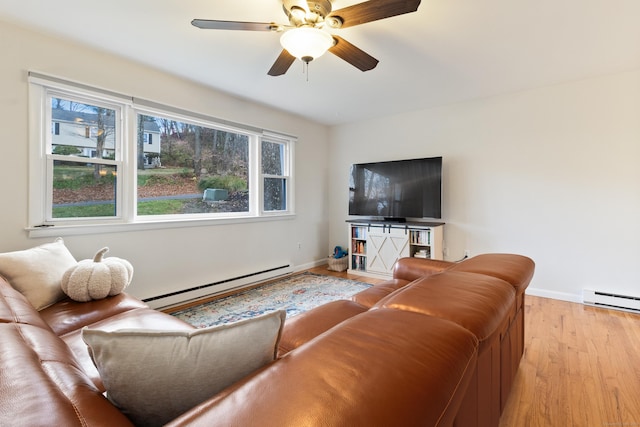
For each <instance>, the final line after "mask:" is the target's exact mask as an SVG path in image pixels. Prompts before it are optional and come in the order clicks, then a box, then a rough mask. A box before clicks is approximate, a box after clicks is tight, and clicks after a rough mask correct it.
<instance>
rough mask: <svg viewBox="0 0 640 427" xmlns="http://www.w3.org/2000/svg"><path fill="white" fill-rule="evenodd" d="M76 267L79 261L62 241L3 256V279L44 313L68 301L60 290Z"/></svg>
mask: <svg viewBox="0 0 640 427" xmlns="http://www.w3.org/2000/svg"><path fill="white" fill-rule="evenodd" d="M76 264H77V262H76V259H75V258H74V257H73V255H71V252H69V250H68V249H67V247H66V246H65V245H64V241H63V240H62V238H60V237H58V238H57V239H56V240H55V241H54V242H53V243H45V244H44V245H40V246H37V247H35V248H31V249H25V250H23V251H15V252H6V253H3V254H0V275H2V276H3V277H4V278H5V279H7V281H8V282H9V283H10V284H11V286H13V288H14V289H16V290H17V291H19V292H20V293H21V294H23V295H24V296H25V297H26V298H27V300H28V301H29V302H30V303H31V304H32V305H33V306H34V307H35V308H36V310H42V309H43V308H46V307H48V306H50V305H51V304H53V303H55V302H57V301H60V300H61V299H63V298H64V296H65V295H64V293H63V292H62V289H61V288H60V282H61V280H62V275H63V274H64V272H65V271H67V269H68V268H70V267H73V266H74V265H76Z"/></svg>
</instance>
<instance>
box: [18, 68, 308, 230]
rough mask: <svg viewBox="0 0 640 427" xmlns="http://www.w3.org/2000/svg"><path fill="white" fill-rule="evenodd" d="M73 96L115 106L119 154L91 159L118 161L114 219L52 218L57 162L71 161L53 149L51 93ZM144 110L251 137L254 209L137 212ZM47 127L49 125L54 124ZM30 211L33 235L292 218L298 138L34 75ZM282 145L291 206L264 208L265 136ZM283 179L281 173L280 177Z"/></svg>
mask: <svg viewBox="0 0 640 427" xmlns="http://www.w3.org/2000/svg"><path fill="white" fill-rule="evenodd" d="M53 97H59V98H64V99H69V98H71V99H73V100H74V101H78V102H84V103H86V104H90V105H98V106H103V107H106V108H110V109H113V110H115V111H116V142H115V144H116V146H115V147H114V148H115V153H116V157H115V159H114V160H109V159H95V158H92V159H91V161H90V162H91V163H100V164H105V165H108V166H115V167H117V170H118V179H117V180H116V215H115V216H114V217H84V218H64V219H62V218H52V203H53V202H52V201H53V185H52V182H53V161H54V160H69V157H68V156H62V155H56V154H52V138H51V124H52V120H51V98H53ZM138 114H143V115H150V116H163V117H168V118H171V119H175V120H180V121H183V122H186V123H191V124H195V125H198V126H205V127H213V128H216V129H220V130H225V131H230V132H235V133H240V134H244V135H247V136H248V137H249V150H250V153H249V159H250V160H249V163H250V164H249V177H248V179H249V189H250V192H249V194H250V199H251V200H250V202H249V207H250V208H249V211H248V212H234V213H227V214H178V215H144V216H139V215H137V167H136V164H135V159H136V158H137V157H136V150H137V143H136V142H137V131H136V127H137V117H138ZM47 126H48V127H47ZM29 128H30V138H29V212H28V226H27V227H26V229H27V231H28V233H29V236H30V237H42V236H65V235H78V234H90V233H91V234H93V233H106V232H121V231H131V230H137V229H154V228H157V229H160V228H167V227H193V226H197V225H217V224H229V223H236V222H247V221H267V220H280V219H288V218H290V217H292V216H295V210H294V197H293V193H294V191H293V181H294V179H293V161H294V145H295V142H296V140H297V139H296V138H295V137H293V136H289V135H285V134H281V133H278V132H271V131H265V130H262V129H257V128H254V127H251V126H246V125H241V124H236V123H230V122H228V121H224V120H219V119H215V118H212V117H208V116H206V115H202V114H198V113H192V112H189V111H184V110H180V109H177V108H173V107H170V106H165V105H160V104H157V103H154V102H150V101H145V100H140V99H135V98H133V97H129V96H125V95H122V94H118V93H114V92H110V91H106V90H102V89H97V88H92V87H89V86H86V85H83V84H78V83H74V82H69V81H66V80H63V79H59V78H56V77H50V76H45V75H42V74H39V73H33V72H32V73H29ZM263 138H264V140H265V141H269V142H275V143H280V144H283V145H284V147H285V152H286V159H285V162H286V165H285V167H286V171H287V176H285V177H284V178H286V182H287V189H286V191H287V194H286V195H287V199H286V200H287V209H286V210H278V211H265V210H264V206H263V199H264V196H263V190H264V188H263V180H264V177H263V174H262V168H261V146H262V140H263ZM278 177H279V178H281V177H280V176H278Z"/></svg>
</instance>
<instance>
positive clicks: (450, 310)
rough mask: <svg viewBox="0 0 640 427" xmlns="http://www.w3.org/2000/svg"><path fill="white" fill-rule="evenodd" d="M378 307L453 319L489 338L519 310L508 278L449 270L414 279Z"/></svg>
mask: <svg viewBox="0 0 640 427" xmlns="http://www.w3.org/2000/svg"><path fill="white" fill-rule="evenodd" d="M374 308H393V309H398V310H407V311H415V312H418V313H422V314H427V315H430V316H436V317H441V318H443V319H447V320H450V321H453V322H455V323H457V324H459V325H461V326H463V327H465V328H466V329H468V330H469V331H471V332H473V334H475V336H476V337H477V338H478V340H479V341H480V342H481V343H482V342H483V341H486V340H489V339H490V338H492V337H493V336H494V334H496V333H499V332H501V331H500V329H499V328H500V327H501V326H502V325H504V324H505V323H507V322H506V321H507V320H508V319H509V318H510V317H512V315H513V312H514V310H515V290H514V289H513V286H511V285H510V284H509V283H507V282H505V281H504V280H500V279H497V278H495V277H490V276H484V275H481V274H474V273H460V272H451V271H447V272H444V273H440V274H435V275H433V276H429V277H425V278H423V279H419V280H416V281H415V282H412V283H411V285H409V286H405V287H404V288H403V289H401V290H399V291H397V292H395V293H393V294H392V295H389V296H388V297H387V298H385V299H383V300H381V301H380V302H378V304H376V305H375V306H374Z"/></svg>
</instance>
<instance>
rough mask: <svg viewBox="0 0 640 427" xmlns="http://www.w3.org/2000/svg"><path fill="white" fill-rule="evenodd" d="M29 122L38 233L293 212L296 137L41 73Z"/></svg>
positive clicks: (32, 214)
mask: <svg viewBox="0 0 640 427" xmlns="http://www.w3.org/2000/svg"><path fill="white" fill-rule="evenodd" d="M30 117H31V126H32V128H33V130H34V132H33V133H32V134H33V135H36V137H34V138H32V141H31V148H30V153H31V154H30V162H31V166H32V167H31V168H30V169H31V171H32V177H31V179H30V182H31V183H32V184H31V185H30V200H31V201H32V203H30V211H29V221H30V226H31V227H32V228H34V229H35V228H37V227H39V226H43V225H44V226H47V227H50V226H56V227H60V230H62V229H64V227H73V226H77V225H85V226H91V225H104V224H134V225H135V224H138V225H139V224H149V223H153V222H169V223H171V224H174V225H175V224H177V223H181V222H183V221H185V222H188V221H193V220H199V221H202V220H212V221H215V220H227V221H228V220H233V219H236V220H251V219H252V218H260V217H263V216H270V217H273V216H275V217H277V216H282V215H285V216H286V215H291V214H293V199H292V197H291V195H292V194H293V192H292V186H293V176H292V173H291V171H292V169H293V168H292V164H291V162H292V159H293V145H294V142H295V138H293V137H289V136H286V135H281V134H277V133H272V132H264V131H261V130H259V129H255V128H252V127H250V126H243V125H237V124H230V123H228V122H224V121H219V120H216V119H215V118H209V117H206V116H203V115H201V114H196V113H190V112H188V111H182V110H178V109H175V108H173V107H171V106H162V105H157V104H154V103H151V102H146V101H143V100H136V99H133V98H130V97H126V96H123V95H120V94H112V93H105V92H104V91H102V90H92V89H91V88H88V87H86V86H84V85H75V84H73V83H69V82H64V81H61V80H59V79H51V80H49V79H47V78H46V77H43V76H40V75H37V76H34V75H33V74H32V75H31V76H30ZM47 130H48V131H47ZM43 131H44V132H43ZM61 234H63V233H61Z"/></svg>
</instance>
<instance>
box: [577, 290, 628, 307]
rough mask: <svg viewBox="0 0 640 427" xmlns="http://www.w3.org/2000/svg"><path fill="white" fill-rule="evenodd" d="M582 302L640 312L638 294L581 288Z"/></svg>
mask: <svg viewBox="0 0 640 427" xmlns="http://www.w3.org/2000/svg"><path fill="white" fill-rule="evenodd" d="M582 302H583V303H584V304H589V305H594V306H597V307H606V308H613V309H616V310H624V311H632V312H634V313H640V296H630V295H621V294H614V293H611V292H602V291H595V290H592V289H583V290H582Z"/></svg>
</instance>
